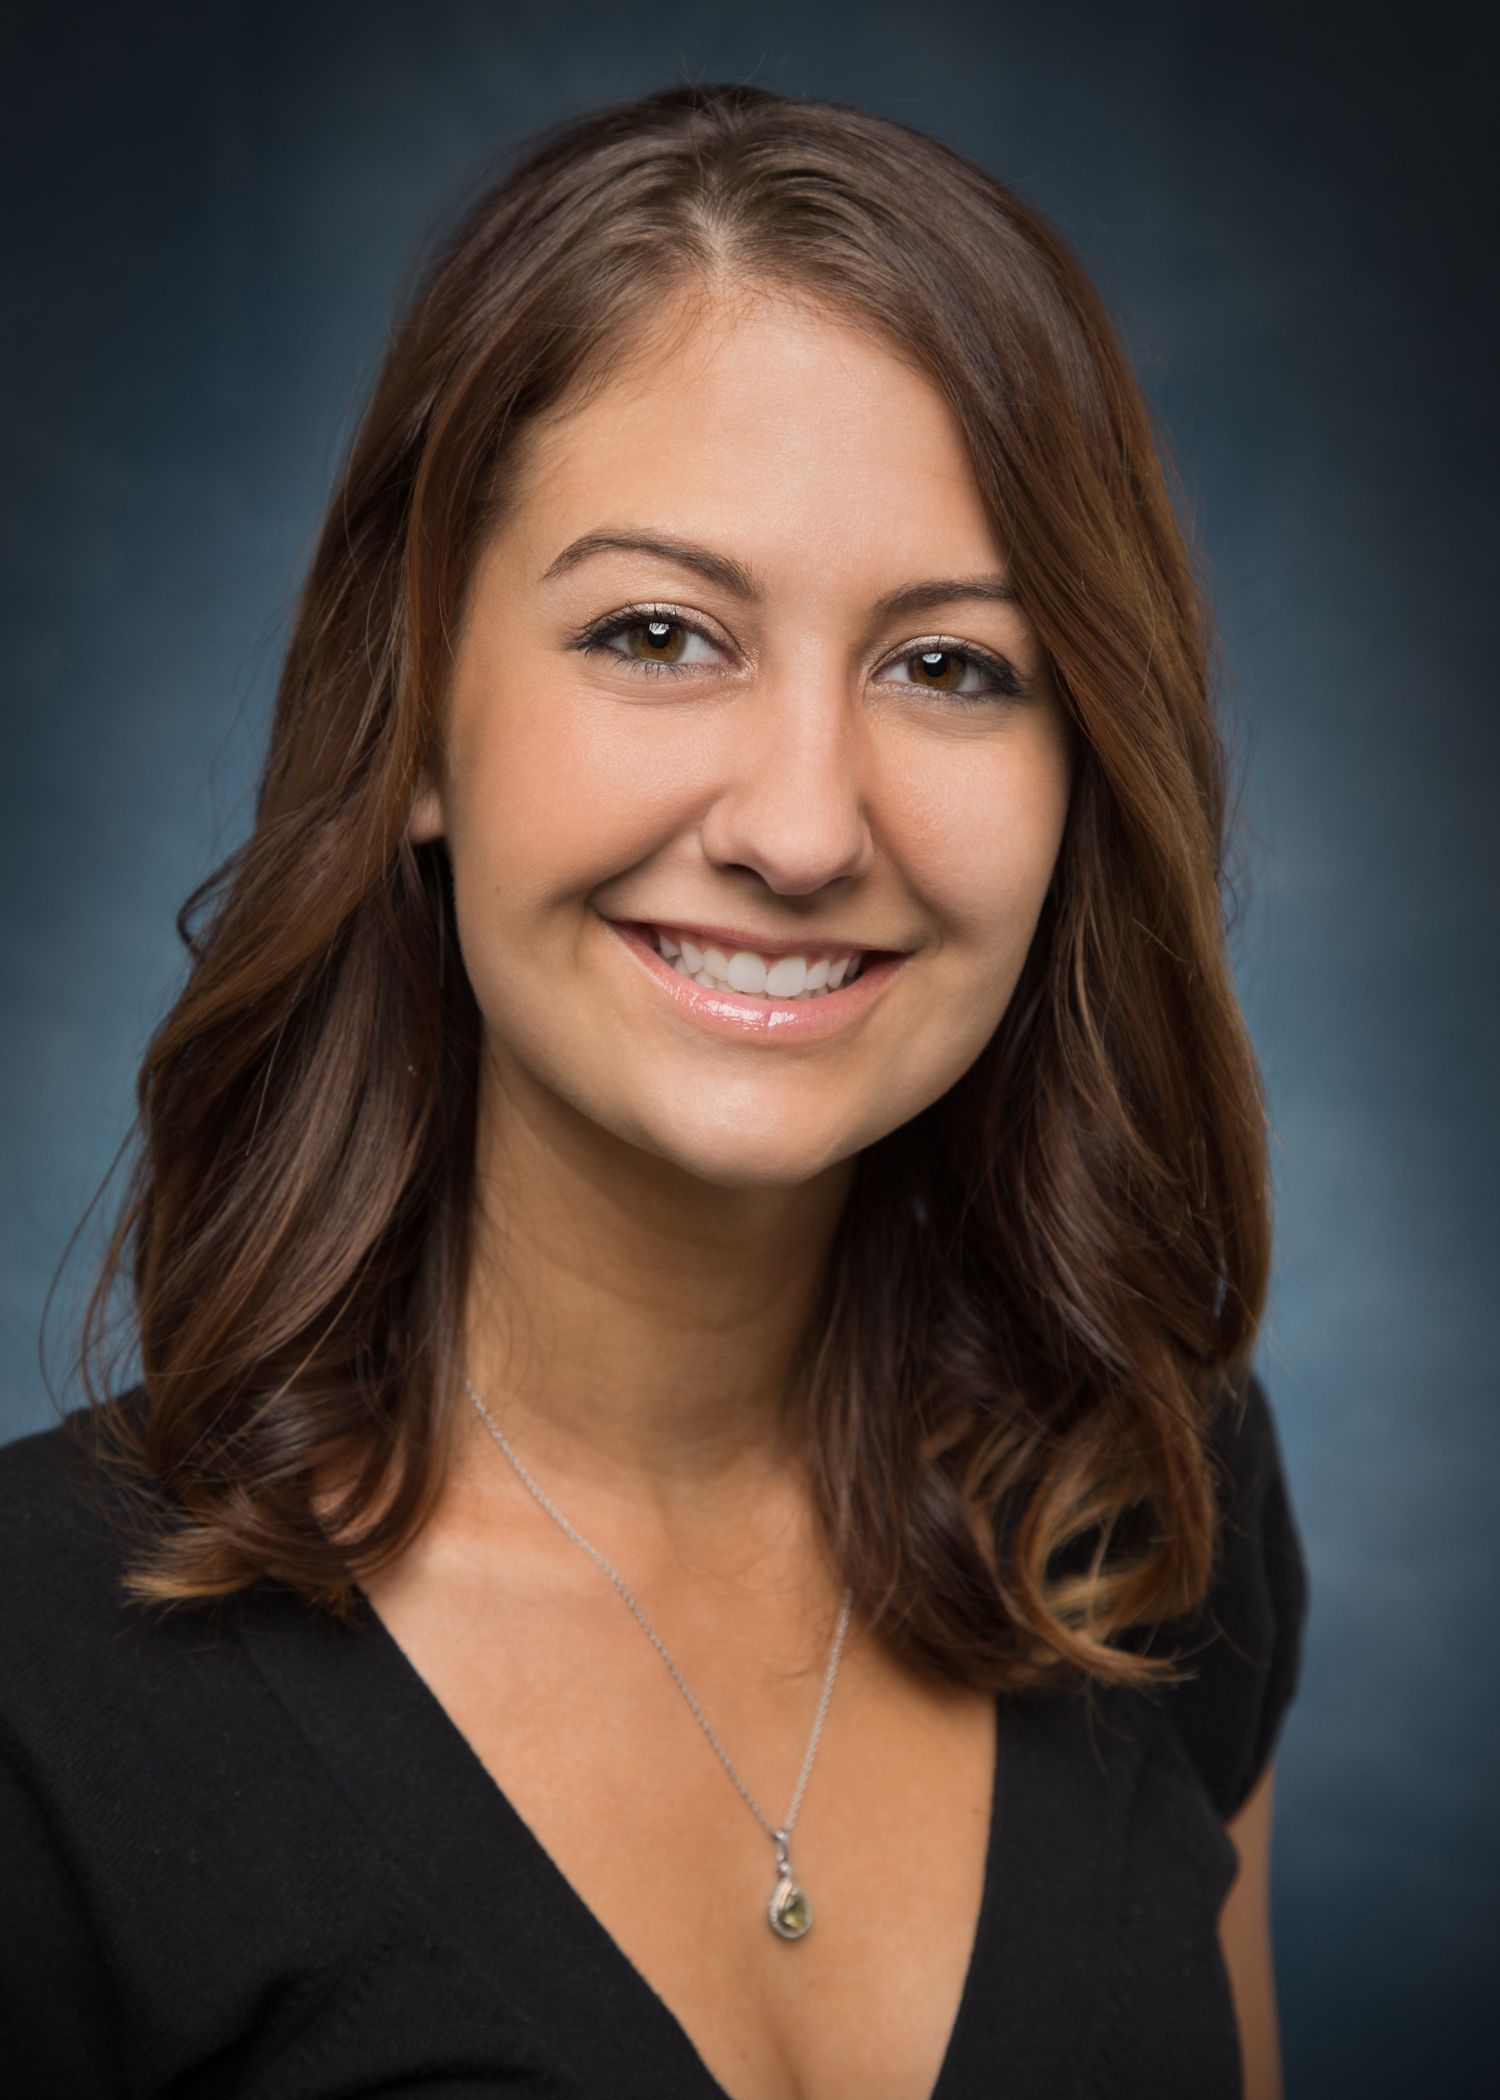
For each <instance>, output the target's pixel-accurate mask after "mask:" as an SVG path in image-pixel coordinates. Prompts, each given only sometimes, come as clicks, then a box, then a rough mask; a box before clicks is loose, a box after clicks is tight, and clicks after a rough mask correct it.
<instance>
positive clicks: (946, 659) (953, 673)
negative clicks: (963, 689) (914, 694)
mask: <svg viewBox="0 0 1500 2100" xmlns="http://www.w3.org/2000/svg"><path fill="white" fill-rule="evenodd" d="M906 661H907V663H908V664H909V665H910V664H919V665H920V666H921V676H920V677H919V678H916V679H914V680H913V683H914V684H916V685H930V686H932V687H933V688H934V689H935V690H936V691H938V692H943V693H951V692H952V691H953V689H954V687H955V686H956V685H958V684H960V683H961V682H962V679H963V675H964V672H965V670H966V669H967V667H968V658H967V657H966V656H963V655H961V654H960V653H959V651H958V650H957V649H923V650H920V651H919V652H918V653H917V655H915V656H909V657H908V658H907V659H906Z"/></svg>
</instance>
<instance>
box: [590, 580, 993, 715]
mask: <svg viewBox="0 0 1500 2100" xmlns="http://www.w3.org/2000/svg"><path fill="white" fill-rule="evenodd" d="M651 620H660V621H664V622H666V623H667V624H669V625H670V626H673V627H680V628H681V629H682V631H683V632H684V633H685V634H695V635H697V636H698V638H699V639H700V640H701V641H705V642H708V643H709V644H711V646H712V647H714V648H715V649H717V648H719V647H720V646H721V644H720V643H719V642H717V641H716V640H715V639H714V637H713V635H711V634H710V633H709V632H708V630H707V629H706V628H705V627H703V626H700V624H699V623H698V622H697V621H696V620H689V619H687V618H685V617H684V616H683V615H682V614H681V613H678V612H674V611H673V610H672V608H671V606H669V605H637V606H631V607H627V608H626V609H625V610H624V611H622V612H617V613H611V614H610V615H609V616H608V617H607V618H606V619H603V620H598V621H596V622H595V623H594V624H593V625H592V626H591V627H585V628H583V629H582V630H581V631H580V632H579V633H578V634H576V635H575V636H574V637H573V643H572V646H573V647H574V648H575V649H580V650H582V651H583V652H584V653H585V654H589V653H594V654H599V655H604V656H610V657H613V658H614V660H615V662H616V663H621V664H625V665H626V666H627V667H628V668H629V669H630V670H632V671H643V672H645V674H646V675H647V677H649V678H659V677H661V676H662V675H663V674H665V675H666V676H667V677H669V678H675V677H684V676H686V677H691V676H692V674H693V673H694V672H696V671H701V670H702V669H703V668H704V666H703V665H701V664H668V663H652V662H650V661H649V660H646V659H643V658H640V657H632V656H624V655H622V654H621V652H620V651H619V650H618V649H611V648H610V647H609V646H608V645H609V644H610V643H611V642H612V641H614V640H615V639H616V638H617V637H618V636H620V635H622V634H628V633H629V631H630V629H631V628H632V627H644V626H645V625H646V624H647V623H648V621H651ZM927 652H932V653H939V652H941V654H943V655H944V656H949V657H958V658H960V659H961V660H962V661H963V662H964V663H965V664H972V665H973V666H974V668H975V669H976V670H980V671H986V672H988V673H989V676H990V677H991V679H992V680H993V681H994V683H993V684H992V685H991V686H990V687H989V688H987V689H986V690H984V691H981V692H977V693H945V692H943V691H942V690H941V689H940V688H938V687H936V686H916V687H915V688H914V690H916V691H917V692H927V693H930V694H932V695H933V696H934V697H935V698H937V699H939V700H951V701H953V702H954V703H955V704H956V705H957V706H959V707H975V706H978V705H979V704H980V702H982V701H986V700H1021V699H1025V698H1026V697H1027V693H1028V688H1027V687H1026V686H1025V685H1023V684H1022V682H1021V680H1020V679H1019V678H1018V677H1017V675H1016V673H1015V671H1014V670H1013V669H1012V668H1011V666H1010V665H1009V664H1008V663H1007V662H1006V661H1005V659H1004V658H1003V657H1000V656H991V655H990V654H989V652H988V651H987V650H983V649H973V648H969V647H967V646H963V647H960V646H959V645H958V644H957V643H948V642H946V641H944V640H943V638H942V637H941V636H934V637H933V638H932V639H930V640H923V641H919V642H914V643H912V644H910V645H909V646H908V647H907V648H905V649H903V650H902V651H901V652H900V653H899V654H898V655H896V656H893V657H891V658H889V659H888V665H889V664H899V663H906V662H908V661H909V660H910V659H911V658H912V657H914V656H920V655H922V654H924V653H927ZM903 682H904V683H907V684H910V683H911V681H910V680H906V681H903Z"/></svg>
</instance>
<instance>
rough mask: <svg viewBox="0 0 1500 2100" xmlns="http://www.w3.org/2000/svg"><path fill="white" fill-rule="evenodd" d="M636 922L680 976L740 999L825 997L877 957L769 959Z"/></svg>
mask: <svg viewBox="0 0 1500 2100" xmlns="http://www.w3.org/2000/svg"><path fill="white" fill-rule="evenodd" d="M635 924H636V929H637V931H638V932H639V933H640V934H641V936H642V937H643V938H644V939H645V940H647V941H649V942H650V943H651V946H652V947H653V948H654V949H655V951H656V953H657V954H658V955H659V956H660V957H661V959H662V961H663V962H664V963H666V964H667V965H668V966H669V967H670V968H671V969H673V970H675V971H676V972H677V974H678V976H679V977H685V978H687V979H688V981H689V982H690V983H692V984H697V985H701V986H702V987H703V989H704V990H705V991H716V992H737V993H738V994H739V995H740V997H741V998H746V999H767V1000H775V1001H777V1002H778V1003H783V1002H795V1001H797V1000H803V999H808V1000H811V999H826V998H827V997H828V995H829V993H830V992H836V991H838V990H839V989H840V988H841V987H842V986H844V985H846V984H852V983H853V982H854V981H855V979H856V978H857V977H858V976H859V974H860V972H861V970H862V968H863V967H864V964H865V962H866V960H867V959H873V958H877V957H878V956H879V955H880V954H881V953H882V951H881V950H879V949H874V948H858V949H853V950H849V951H846V952H844V953H842V954H836V955H830V954H828V953H826V952H820V951H818V950H817V949H812V950H811V951H810V952H809V953H807V954H794V955H768V954H764V953H762V952H760V951H758V950H756V949H753V948H733V949H731V948H729V947H728V946H727V944H725V943H722V942H718V941H712V940H709V939H708V938H707V937H706V936H704V935H699V936H698V937H697V938H696V939H695V938H694V936H693V935H692V934H691V933H689V932H685V931H683V929H681V928H680V927H679V928H671V929H669V928H667V927H664V926H654V925H651V924H649V923H646V922H644V921H639V920H638V921H636V922H635Z"/></svg>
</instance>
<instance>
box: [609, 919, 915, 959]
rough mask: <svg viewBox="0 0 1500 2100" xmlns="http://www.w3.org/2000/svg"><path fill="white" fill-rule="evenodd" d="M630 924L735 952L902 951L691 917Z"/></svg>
mask: <svg viewBox="0 0 1500 2100" xmlns="http://www.w3.org/2000/svg"><path fill="white" fill-rule="evenodd" d="M621 923H622V924H623V925H627V926H641V927H646V928H651V929H656V930H659V931H661V932H663V933H672V934H677V933H685V934H686V935H687V936H688V938H689V939H690V940H692V941H695V942H710V941H711V942H712V943H713V945H714V946H715V947H716V948H722V949H723V950H724V951H725V953H726V954H729V955H732V954H734V952H735V951H736V950H737V949H740V948H748V949H749V950H750V951H751V952H752V953H753V954H756V955H812V956H819V955H825V956H830V957H832V956H836V955H889V954H892V953H897V952H899V951H897V950H892V949H889V948H881V947H877V946H876V945H875V944H874V943H873V942H870V941H852V940H843V939H839V938H834V939H829V938H827V937H826V936H825V937H824V938H822V939H814V938H813V937H812V936H811V935H809V934H793V935H790V936H777V935H774V934H768V933H753V932H749V931H747V930H746V929H745V928H744V927H739V926H703V925H699V924H697V923H695V922H694V921H691V920H688V919H626V920H622V921H621Z"/></svg>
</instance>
